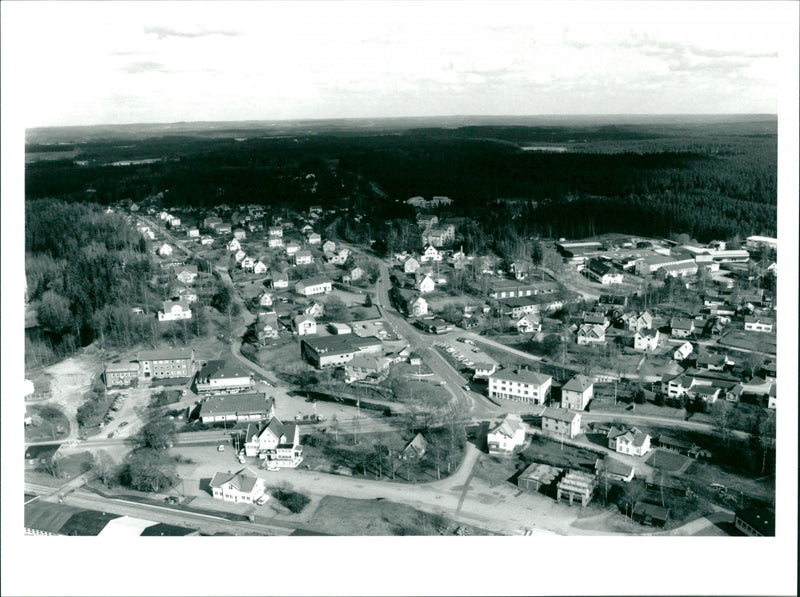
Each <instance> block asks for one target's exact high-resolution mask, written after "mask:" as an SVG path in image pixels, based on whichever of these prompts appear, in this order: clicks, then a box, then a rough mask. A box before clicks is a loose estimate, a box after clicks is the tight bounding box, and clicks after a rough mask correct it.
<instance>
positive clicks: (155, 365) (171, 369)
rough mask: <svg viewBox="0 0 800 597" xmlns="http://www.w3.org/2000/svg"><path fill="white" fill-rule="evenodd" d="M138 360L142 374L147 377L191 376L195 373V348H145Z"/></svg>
mask: <svg viewBox="0 0 800 597" xmlns="http://www.w3.org/2000/svg"><path fill="white" fill-rule="evenodd" d="M137 361H138V362H139V371H140V375H141V376H142V377H145V378H149V377H152V378H153V379H164V378H172V377H191V376H192V374H193V373H194V348H170V349H166V350H143V351H141V352H140V353H139V355H138V357H137Z"/></svg>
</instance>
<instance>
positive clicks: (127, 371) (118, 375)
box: [104, 363, 139, 388]
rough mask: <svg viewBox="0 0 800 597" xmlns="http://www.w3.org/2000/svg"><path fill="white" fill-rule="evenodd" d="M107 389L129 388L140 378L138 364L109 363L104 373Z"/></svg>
mask: <svg viewBox="0 0 800 597" xmlns="http://www.w3.org/2000/svg"><path fill="white" fill-rule="evenodd" d="M104 375H105V381H106V387H109V388H113V387H115V386H129V385H130V384H132V383H133V382H134V381H135V380H136V379H138V377H139V365H137V364H136V363H109V364H108V365H106V369H105V372H104Z"/></svg>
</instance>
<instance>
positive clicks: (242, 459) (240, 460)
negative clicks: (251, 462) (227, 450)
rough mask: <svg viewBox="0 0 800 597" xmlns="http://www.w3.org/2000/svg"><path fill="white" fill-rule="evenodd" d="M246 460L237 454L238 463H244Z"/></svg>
mask: <svg viewBox="0 0 800 597" xmlns="http://www.w3.org/2000/svg"><path fill="white" fill-rule="evenodd" d="M246 462H247V461H246V460H245V459H244V456H241V455H240V456H239V464H244V463H246Z"/></svg>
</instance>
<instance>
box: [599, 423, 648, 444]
mask: <svg viewBox="0 0 800 597" xmlns="http://www.w3.org/2000/svg"><path fill="white" fill-rule="evenodd" d="M607 437H608V439H616V440H620V439H624V440H626V441H628V442H630V443H631V444H633V445H634V446H636V447H637V448H638V447H640V446H642V445H644V440H645V438H647V437H649V435H647V434H646V433H643V432H642V431H640V430H639V429H637V428H636V427H631V428H630V429H617V428H616V427H612V428H611V429H609V431H608V436H607Z"/></svg>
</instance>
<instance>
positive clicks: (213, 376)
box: [195, 360, 253, 394]
mask: <svg viewBox="0 0 800 597" xmlns="http://www.w3.org/2000/svg"><path fill="white" fill-rule="evenodd" d="M195 383H196V385H197V391H198V392H199V393H201V394H205V393H209V392H214V393H222V392H228V393H233V392H243V391H246V390H249V389H250V388H252V387H253V374H252V373H251V372H250V370H249V369H245V367H244V366H243V365H241V364H239V363H238V362H228V361H224V360H213V361H208V362H207V363H206V364H205V365H204V366H203V368H202V369H200V372H199V373H198V374H197V379H196V380H195Z"/></svg>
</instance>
